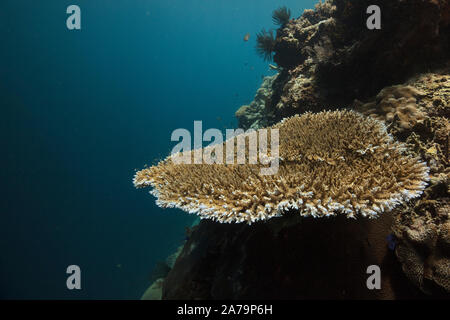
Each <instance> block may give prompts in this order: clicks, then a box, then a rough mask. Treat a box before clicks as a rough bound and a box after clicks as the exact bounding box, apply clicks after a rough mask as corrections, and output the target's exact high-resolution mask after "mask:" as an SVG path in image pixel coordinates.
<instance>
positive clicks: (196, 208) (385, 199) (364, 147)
mask: <svg viewBox="0 0 450 320" xmlns="http://www.w3.org/2000/svg"><path fill="white" fill-rule="evenodd" d="M273 129H278V130H279V159H278V160H279V168H278V171H277V172H276V174H272V175H260V174H259V172H260V169H261V168H263V167H265V165H264V164H248V163H246V164H217V163H216V164H175V163H174V161H173V160H172V159H173V158H172V157H171V156H170V157H168V158H167V159H165V160H163V161H161V162H160V163H159V164H158V165H156V166H153V167H150V168H146V169H144V170H141V171H139V172H137V173H136V175H135V177H134V185H135V186H136V187H138V188H141V187H148V186H150V187H152V188H153V190H152V191H151V193H152V194H153V195H154V196H156V197H157V198H158V199H157V204H158V205H159V206H161V207H176V208H180V209H182V210H185V211H187V212H189V213H196V214H198V215H199V216H200V217H201V218H209V219H213V220H215V221H219V222H227V223H230V222H247V223H249V224H251V223H252V222H255V221H258V220H265V219H269V218H272V217H275V216H280V215H282V214H283V213H286V212H288V211H298V212H299V213H300V214H301V215H303V216H313V217H322V216H332V215H335V214H337V213H341V214H344V215H346V216H347V217H352V218H354V217H356V216H357V215H361V216H364V217H366V216H367V217H370V218H374V217H377V215H378V214H380V213H382V212H385V211H390V210H391V209H393V208H394V207H396V206H397V205H399V204H401V203H403V202H404V201H408V200H410V199H412V198H415V197H417V196H419V195H420V194H422V191H423V190H424V188H425V186H426V184H427V183H426V181H428V170H429V169H428V167H427V166H426V164H425V163H424V162H422V161H421V160H420V159H419V158H417V157H412V156H411V155H409V154H408V153H407V152H406V148H405V146H404V145H403V144H401V143H398V142H396V141H394V140H393V139H392V137H391V136H390V135H389V134H388V133H387V132H386V128H385V126H384V125H383V124H382V122H380V121H377V120H375V119H372V118H370V117H364V116H363V115H361V114H359V113H356V112H353V111H334V112H331V111H328V112H320V113H316V114H313V113H305V114H303V115H302V116H293V117H290V118H287V119H284V120H283V121H281V122H280V123H278V124H276V125H274V126H272V127H271V128H270V130H273ZM238 137H239V136H238ZM269 149H270V148H269ZM223 150H225V145H224V146H223ZM190 152H191V153H193V152H195V150H194V151H190ZM271 153H272V152H271ZM191 155H192V154H191ZM224 162H225V161H224Z"/></svg>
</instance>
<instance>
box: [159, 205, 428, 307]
mask: <svg viewBox="0 0 450 320" xmlns="http://www.w3.org/2000/svg"><path fill="white" fill-rule="evenodd" d="M390 220H391V217H390V216H388V215H385V216H384V217H383V218H380V219H379V220H375V221H369V220H348V219H346V218H344V217H335V218H329V219H326V218H324V219H322V220H320V221H318V220H317V219H314V218H301V217H299V216H297V215H295V213H293V214H292V215H290V216H285V217H282V218H275V219H272V220H269V221H268V222H267V223H259V224H255V225H252V226H247V225H243V224H235V225H227V224H217V223H214V222H209V221H204V222H202V223H200V225H199V226H198V229H197V230H196V232H194V234H193V237H192V238H191V239H190V240H189V241H188V243H187V244H186V245H185V247H184V249H183V251H182V252H181V254H180V256H179V258H178V260H177V263H176V264H175V266H174V269H173V270H172V271H171V272H170V273H169V275H168V277H167V278H166V279H165V281H164V286H163V296H162V297H163V299H180V298H183V299H230V298H232V299H381V298H384V299H393V298H406V297H408V298H411V297H415V298H417V297H422V296H423V294H422V293H421V292H420V291H419V290H418V289H416V288H414V286H413V285H412V284H411V285H409V284H408V283H407V281H406V280H405V276H404V275H403V273H402V272H401V269H400V266H399V265H398V264H397V263H396V261H395V257H394V254H393V253H392V252H390V251H389V250H388V247H387V242H386V236H387V235H388V233H389V226H390V224H391V221H390ZM372 264H376V265H379V266H380V268H381V270H383V272H382V288H381V290H368V289H367V287H366V279H367V277H368V275H367V273H366V268H367V266H369V265H372ZM405 283H406V285H405Z"/></svg>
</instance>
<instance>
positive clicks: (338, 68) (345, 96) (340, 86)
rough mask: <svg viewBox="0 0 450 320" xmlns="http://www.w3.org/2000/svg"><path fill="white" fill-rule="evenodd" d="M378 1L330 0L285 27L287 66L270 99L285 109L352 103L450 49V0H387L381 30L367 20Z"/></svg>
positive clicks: (438, 62)
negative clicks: (369, 27)
mask: <svg viewBox="0 0 450 320" xmlns="http://www.w3.org/2000/svg"><path fill="white" fill-rule="evenodd" d="M372 2H373V1H367V0H360V1H348V0H335V1H326V2H324V3H320V4H318V5H317V6H316V9H315V10H314V11H313V10H305V12H304V13H303V15H302V16H301V17H300V18H299V19H295V20H291V21H290V22H289V23H287V24H286V25H285V26H284V27H283V28H280V29H279V30H278V32H277V38H276V45H275V49H274V50H275V56H274V61H275V62H276V63H277V64H278V65H279V66H281V67H282V68H283V72H282V74H281V75H280V76H279V77H278V79H277V83H275V84H274V90H275V94H274V95H273V96H272V99H271V101H270V103H269V107H270V108H272V109H273V110H274V111H275V112H276V113H278V114H279V117H280V118H282V117H284V116H289V115H292V114H295V113H302V112H304V111H319V110H322V109H324V108H325V109H332V108H335V107H336V106H348V105H349V104H350V103H351V102H352V99H355V98H357V99H365V98H368V97H370V96H373V95H374V94H376V93H377V92H378V91H379V90H381V89H382V88H383V87H385V86H389V85H392V84H395V83H401V82H404V81H406V80H407V79H408V78H409V77H411V76H413V75H414V74H417V73H419V72H426V71H429V70H433V69H434V68H436V67H438V66H442V63H443V62H445V61H448V60H449V57H450V2H449V1H448V0H409V1H399V0H396V1H393V0H381V1H377V2H376V4H377V5H378V6H379V7H380V8H381V20H382V24H381V27H382V28H381V30H369V29H367V28H366V19H367V17H368V16H369V15H368V14H366V8H367V7H368V6H369V5H371V4H374V3H372Z"/></svg>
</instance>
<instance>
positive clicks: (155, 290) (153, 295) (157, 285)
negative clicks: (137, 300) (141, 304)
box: [141, 278, 164, 300]
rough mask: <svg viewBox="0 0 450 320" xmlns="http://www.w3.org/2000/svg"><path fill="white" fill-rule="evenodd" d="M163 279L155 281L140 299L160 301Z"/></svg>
mask: <svg viewBox="0 0 450 320" xmlns="http://www.w3.org/2000/svg"><path fill="white" fill-rule="evenodd" d="M163 282H164V279H162V278H160V279H157V280H155V282H153V283H152V285H151V286H150V287H148V289H147V290H145V292H144V294H143V295H142V297H141V300H161V297H162V285H163Z"/></svg>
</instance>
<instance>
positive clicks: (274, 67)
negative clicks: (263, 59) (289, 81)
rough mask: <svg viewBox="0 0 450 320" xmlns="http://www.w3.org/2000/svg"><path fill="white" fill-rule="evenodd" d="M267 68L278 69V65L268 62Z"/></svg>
mask: <svg viewBox="0 0 450 320" xmlns="http://www.w3.org/2000/svg"><path fill="white" fill-rule="evenodd" d="M269 68H270V69H272V70H278V67H277V66H275V65H273V64H269Z"/></svg>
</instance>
